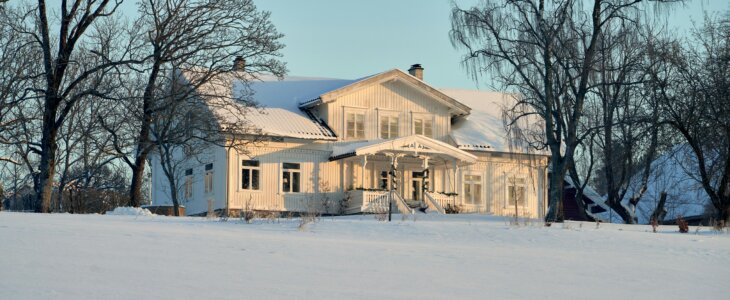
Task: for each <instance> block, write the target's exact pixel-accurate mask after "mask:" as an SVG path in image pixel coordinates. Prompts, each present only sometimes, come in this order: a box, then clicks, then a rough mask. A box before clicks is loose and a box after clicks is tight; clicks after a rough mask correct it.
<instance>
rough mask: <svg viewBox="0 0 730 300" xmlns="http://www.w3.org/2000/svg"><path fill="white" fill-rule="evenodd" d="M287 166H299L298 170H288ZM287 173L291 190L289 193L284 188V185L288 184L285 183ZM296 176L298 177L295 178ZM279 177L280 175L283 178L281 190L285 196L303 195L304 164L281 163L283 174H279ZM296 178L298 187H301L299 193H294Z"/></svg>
mask: <svg viewBox="0 0 730 300" xmlns="http://www.w3.org/2000/svg"><path fill="white" fill-rule="evenodd" d="M285 164H292V165H294V164H295V165H297V168H296V169H295V168H286V167H284V165H285ZM286 173H289V190H288V191H287V190H286V189H285V188H284V184H286V183H285V182H284V174H286ZM295 174H297V176H294V175H295ZM279 175H280V177H279V178H281V185H280V189H281V192H282V193H284V194H297V193H302V190H303V188H302V163H301V162H282V163H281V174H279ZM294 177H297V180H296V181H297V186H298V187H299V190H298V191H294V182H295V180H294Z"/></svg>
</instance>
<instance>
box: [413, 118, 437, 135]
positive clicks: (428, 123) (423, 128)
mask: <svg viewBox="0 0 730 300" xmlns="http://www.w3.org/2000/svg"><path fill="white" fill-rule="evenodd" d="M413 133H415V134H420V135H425V136H428V137H432V136H433V120H432V119H430V118H414V119H413Z"/></svg>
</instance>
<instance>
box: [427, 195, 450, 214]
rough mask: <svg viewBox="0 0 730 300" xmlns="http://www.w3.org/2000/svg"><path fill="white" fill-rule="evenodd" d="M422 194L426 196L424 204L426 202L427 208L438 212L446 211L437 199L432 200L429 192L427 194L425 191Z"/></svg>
mask: <svg viewBox="0 0 730 300" xmlns="http://www.w3.org/2000/svg"><path fill="white" fill-rule="evenodd" d="M423 194H424V195H425V196H426V197H425V198H426V204H428V208H430V209H433V210H435V211H437V212H438V213H440V214H445V213H446V210H445V209H444V207H443V206H441V204H440V203H439V202H438V201H436V200H434V199H433V196H431V194H429V193H427V192H424V193H423Z"/></svg>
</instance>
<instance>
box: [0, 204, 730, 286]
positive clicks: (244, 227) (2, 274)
mask: <svg viewBox="0 0 730 300" xmlns="http://www.w3.org/2000/svg"><path fill="white" fill-rule="evenodd" d="M394 220H397V221H394V222H392V223H383V222H378V221H376V220H375V219H374V218H373V217H372V216H350V217H338V218H323V219H322V220H321V221H320V222H318V223H316V224H310V225H309V226H308V227H307V228H306V229H305V230H303V231H301V230H298V229H297V225H298V221H297V220H296V219H293V220H286V219H283V220H280V221H279V222H278V223H272V222H265V221H259V222H256V223H254V224H243V223H241V222H240V221H239V220H237V219H231V220H229V221H228V222H221V221H218V220H210V219H204V218H172V217H162V216H154V215H152V216H125V215H113V216H112V215H67V214H54V215H44V214H23V213H8V212H0V299H537V298H540V299H546V298H547V299H723V298H725V297H727V293H728V286H730V234H729V233H717V232H713V231H711V230H710V229H708V228H701V229H700V230H699V232H697V233H695V227H691V228H690V230H691V233H689V234H680V233H676V227H674V226H666V227H660V232H659V233H652V232H651V228H650V227H649V226H626V225H614V224H601V225H600V227H598V228H596V225H595V224H593V223H583V224H580V223H567V224H554V225H553V226H551V227H549V228H548V227H542V226H540V225H539V224H533V225H528V226H524V225H523V226H520V227H514V226H510V225H508V224H507V223H506V222H505V221H504V220H503V219H502V218H498V217H490V216H482V215H448V216H444V215H428V216H426V215H419V216H418V219H417V220H416V221H415V222H414V221H412V220H409V221H401V218H400V216H396V217H395V218H394Z"/></svg>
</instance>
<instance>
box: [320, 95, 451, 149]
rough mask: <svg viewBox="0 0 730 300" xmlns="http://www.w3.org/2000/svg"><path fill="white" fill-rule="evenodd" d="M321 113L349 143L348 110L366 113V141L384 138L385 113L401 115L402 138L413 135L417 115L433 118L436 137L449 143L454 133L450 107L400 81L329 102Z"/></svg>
mask: <svg viewBox="0 0 730 300" xmlns="http://www.w3.org/2000/svg"><path fill="white" fill-rule="evenodd" d="M320 107H321V108H320V109H319V110H318V113H319V116H320V118H322V119H323V120H326V122H327V124H328V125H329V126H330V128H332V130H334V131H335V133H336V134H337V136H338V138H339V139H340V140H345V139H346V138H345V111H348V110H356V111H363V112H365V139H377V138H380V136H379V134H380V130H379V118H380V116H381V115H383V114H388V115H390V114H395V115H397V116H398V122H399V123H398V133H399V136H407V135H411V134H413V132H414V131H413V115H414V114H418V115H419V116H432V118H433V138H435V139H438V140H442V141H446V140H447V137H448V134H449V132H450V130H451V115H450V113H449V108H448V107H447V106H446V105H444V104H442V103H440V102H438V101H437V100H435V99H433V98H432V97H431V96H429V95H427V94H425V93H424V92H422V91H419V90H417V89H415V88H413V87H412V86H409V85H407V84H405V83H402V82H399V81H388V82H383V83H379V84H373V85H370V86H366V87H364V88H363V89H361V90H358V91H355V92H352V93H350V94H346V95H344V96H341V97H340V98H338V99H336V100H335V101H332V102H328V103H325V104H324V105H321V106H320Z"/></svg>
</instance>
